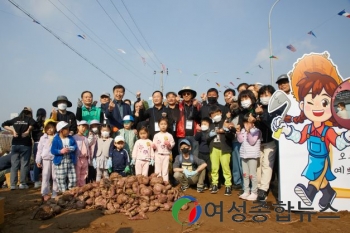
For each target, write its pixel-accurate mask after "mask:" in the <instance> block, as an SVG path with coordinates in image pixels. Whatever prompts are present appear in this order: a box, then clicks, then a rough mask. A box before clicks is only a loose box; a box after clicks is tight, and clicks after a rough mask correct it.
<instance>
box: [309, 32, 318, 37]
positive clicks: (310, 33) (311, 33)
mask: <svg viewBox="0 0 350 233" xmlns="http://www.w3.org/2000/svg"><path fill="white" fill-rule="evenodd" d="M307 34H309V35H312V36H314V37H316V35H315V33H313V31H309V32H308V33H307ZM316 38H317V37H316Z"/></svg>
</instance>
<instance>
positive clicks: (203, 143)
mask: <svg viewBox="0 0 350 233" xmlns="http://www.w3.org/2000/svg"><path fill="white" fill-rule="evenodd" d="M211 122H212V120H211V119H210V118H209V117H204V118H203V119H202V121H201V131H199V132H197V133H196V135H195V137H194V138H195V140H196V141H197V142H198V144H199V153H198V158H199V159H202V160H204V162H205V163H206V164H207V166H206V176H205V181H204V189H208V187H209V185H210V184H211V174H210V173H211V162H210V155H209V154H210V150H209V145H208V140H207V139H208V136H209V126H210V124H211Z"/></svg>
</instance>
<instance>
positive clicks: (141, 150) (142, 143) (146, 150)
mask: <svg viewBox="0 0 350 233" xmlns="http://www.w3.org/2000/svg"><path fill="white" fill-rule="evenodd" d="M132 159H134V160H136V159H137V160H151V159H154V150H153V148H152V141H151V140H149V139H139V140H137V141H136V143H135V146H134V149H133V151H132Z"/></svg>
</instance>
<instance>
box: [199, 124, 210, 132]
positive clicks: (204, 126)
mask: <svg viewBox="0 0 350 233" xmlns="http://www.w3.org/2000/svg"><path fill="white" fill-rule="evenodd" d="M208 129H209V126H207V125H202V126H201V130H202V131H207V130H208Z"/></svg>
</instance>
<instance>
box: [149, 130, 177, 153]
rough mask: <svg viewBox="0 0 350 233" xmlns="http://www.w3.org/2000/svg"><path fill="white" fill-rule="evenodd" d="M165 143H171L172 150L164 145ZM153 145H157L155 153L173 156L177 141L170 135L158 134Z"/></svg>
mask: <svg viewBox="0 0 350 233" xmlns="http://www.w3.org/2000/svg"><path fill="white" fill-rule="evenodd" d="M165 141H168V142H169V143H170V148H169V147H167V146H166V145H165V144H164V142H165ZM153 144H155V145H156V147H157V148H156V149H155V152H157V153H158V154H163V155H169V154H171V148H173V147H174V146H175V141H174V138H173V135H171V134H170V133H168V132H166V133H162V132H159V133H156V135H154V138H153Z"/></svg>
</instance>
